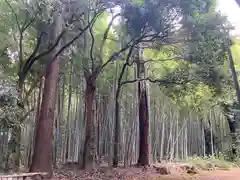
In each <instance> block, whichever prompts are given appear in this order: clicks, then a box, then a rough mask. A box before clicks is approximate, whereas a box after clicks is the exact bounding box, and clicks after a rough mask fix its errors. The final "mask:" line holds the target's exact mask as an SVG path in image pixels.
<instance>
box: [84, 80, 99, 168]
mask: <svg viewBox="0 0 240 180" xmlns="http://www.w3.org/2000/svg"><path fill="white" fill-rule="evenodd" d="M85 78H86V90H85V100H84V101H85V111H84V118H85V122H86V123H85V124H86V126H85V127H86V128H85V143H84V150H83V168H84V169H93V168H95V165H96V161H97V137H96V135H97V132H96V130H97V123H96V120H95V118H94V108H93V105H94V100H95V94H96V78H95V77H94V76H91V75H90V76H85Z"/></svg>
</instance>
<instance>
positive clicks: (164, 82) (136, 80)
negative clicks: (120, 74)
mask: <svg viewBox="0 0 240 180" xmlns="http://www.w3.org/2000/svg"><path fill="white" fill-rule="evenodd" d="M141 81H149V82H151V83H159V85H168V84H175V85H183V84H187V83H189V82H191V81H192V80H187V81H185V82H175V81H169V80H167V79H151V78H150V77H147V78H142V79H133V80H128V81H124V82H122V83H121V86H123V85H125V84H131V83H135V82H141Z"/></svg>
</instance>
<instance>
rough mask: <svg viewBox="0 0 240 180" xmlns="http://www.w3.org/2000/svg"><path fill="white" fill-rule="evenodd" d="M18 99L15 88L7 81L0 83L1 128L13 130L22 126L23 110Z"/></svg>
mask: <svg viewBox="0 0 240 180" xmlns="http://www.w3.org/2000/svg"><path fill="white" fill-rule="evenodd" d="M18 97H19V95H18V93H17V91H16V89H15V88H14V86H12V85H10V84H9V83H8V82H6V81H5V82H4V81H2V82H1V83H0V127H3V128H12V127H13V126H19V125H20V121H19V114H20V112H21V108H20V107H19V99H18Z"/></svg>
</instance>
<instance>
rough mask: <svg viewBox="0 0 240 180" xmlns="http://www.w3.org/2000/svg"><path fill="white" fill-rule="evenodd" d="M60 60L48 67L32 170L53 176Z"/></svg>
mask: <svg viewBox="0 0 240 180" xmlns="http://www.w3.org/2000/svg"><path fill="white" fill-rule="evenodd" d="M59 61H60V59H57V60H55V61H53V62H52V63H51V64H50V65H48V67H47V71H46V77H45V85H44V91H43V99H42V104H41V110H40V114H39V120H38V122H37V128H36V136H35V147H34V153H33V157H32V164H31V167H30V172H47V173H49V177H51V176H52V173H53V172H52V164H53V162H52V149H53V144H52V138H53V122H54V110H55V104H56V102H55V101H56V90H57V83H58V77H59Z"/></svg>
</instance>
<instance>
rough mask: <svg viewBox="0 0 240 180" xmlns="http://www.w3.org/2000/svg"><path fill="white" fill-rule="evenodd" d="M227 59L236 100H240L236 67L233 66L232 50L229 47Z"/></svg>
mask: <svg viewBox="0 0 240 180" xmlns="http://www.w3.org/2000/svg"><path fill="white" fill-rule="evenodd" d="M228 59H229V65H230V69H231V72H232V77H233V82H234V87H235V90H236V95H237V100H238V102H240V87H239V83H238V77H237V73H236V69H235V67H234V61H233V57H232V52H231V50H230V48H228Z"/></svg>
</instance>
